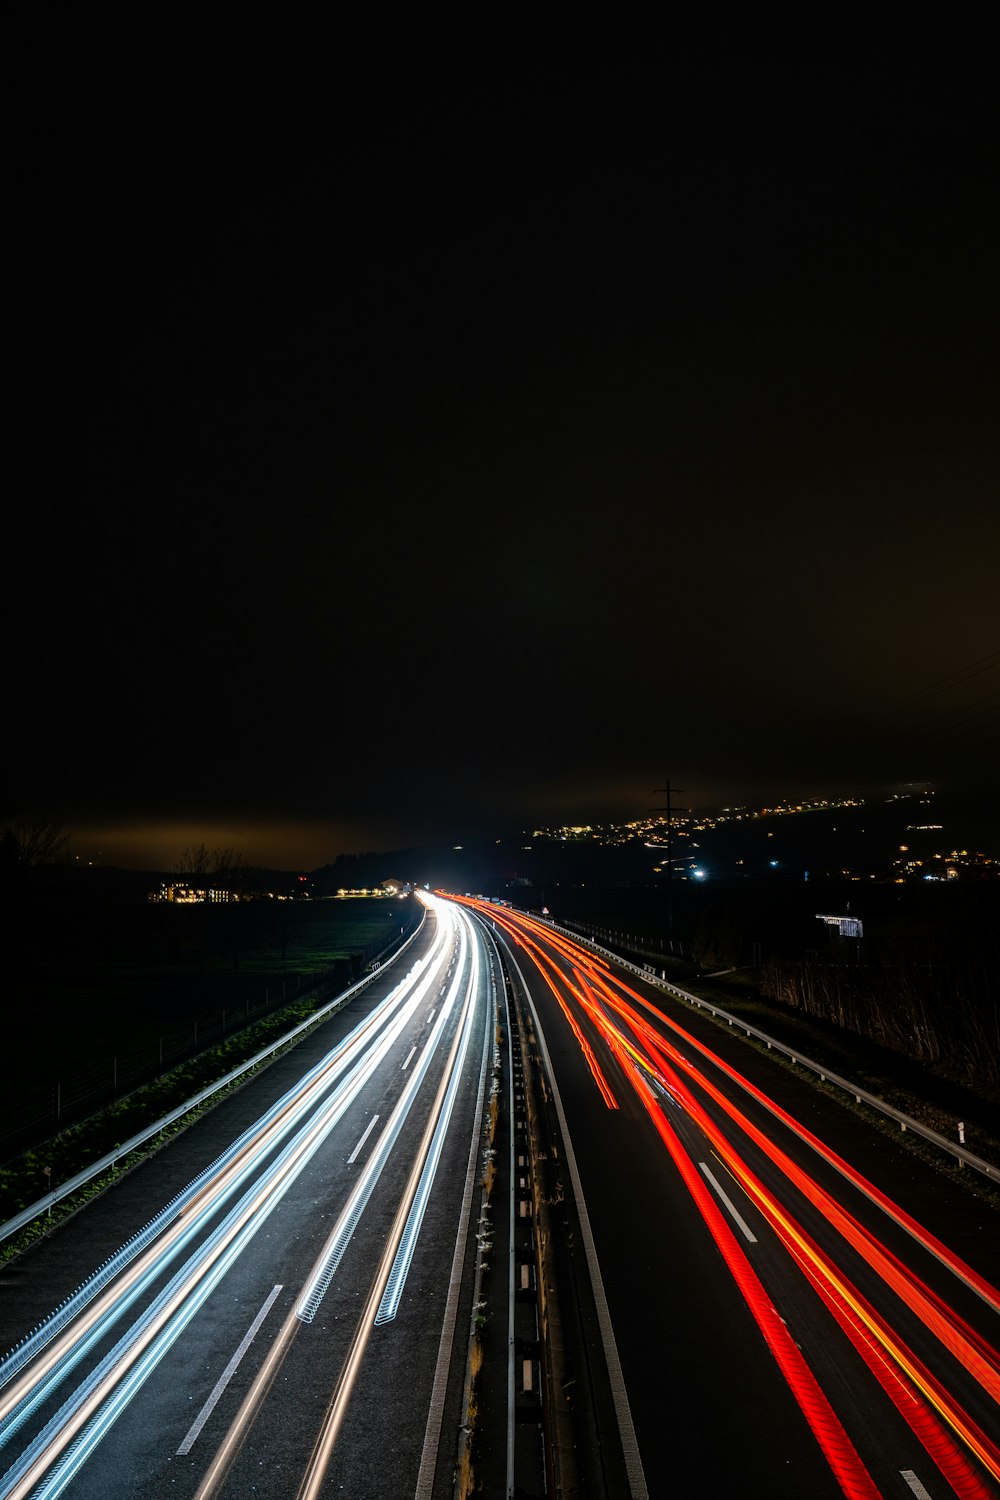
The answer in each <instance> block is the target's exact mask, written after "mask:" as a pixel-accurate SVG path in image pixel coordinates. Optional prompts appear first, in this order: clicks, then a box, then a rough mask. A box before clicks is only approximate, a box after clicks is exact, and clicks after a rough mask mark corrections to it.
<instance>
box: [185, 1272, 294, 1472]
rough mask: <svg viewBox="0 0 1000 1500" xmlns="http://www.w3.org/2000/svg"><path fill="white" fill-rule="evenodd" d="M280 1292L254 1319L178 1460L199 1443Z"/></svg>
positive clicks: (195, 1424)
mask: <svg viewBox="0 0 1000 1500" xmlns="http://www.w3.org/2000/svg"><path fill="white" fill-rule="evenodd" d="M280 1291H281V1287H280V1285H279V1286H276V1287H273V1288H272V1290H271V1293H270V1295H269V1296H268V1298H267V1301H266V1302H265V1303H264V1306H263V1307H262V1308H261V1310H260V1312H259V1313H258V1314H257V1316H256V1317H255V1318H254V1320H253V1322H252V1323H251V1324H250V1327H249V1328H248V1329H247V1331H246V1333H245V1334H244V1336H243V1342H242V1343H241V1344H240V1347H239V1348H238V1349H237V1351H236V1353H235V1354H234V1355H233V1357H232V1359H231V1360H230V1361H229V1363H228V1365H227V1366H226V1368H225V1369H224V1370H223V1372H222V1374H221V1375H220V1376H219V1378H218V1380H217V1381H216V1382H215V1387H214V1389H213V1391H212V1394H211V1395H210V1396H209V1398H208V1400H207V1401H206V1402H205V1405H204V1406H203V1407H202V1409H201V1411H200V1412H199V1413H198V1415H197V1417H196V1418H195V1420H194V1425H193V1426H192V1428H191V1430H190V1432H189V1433H188V1435H187V1437H186V1438H185V1439H184V1441H183V1443H181V1445H180V1447H179V1448H178V1450H177V1457H178V1458H183V1457H184V1455H185V1453H190V1452H191V1449H192V1448H193V1447H194V1445H195V1443H196V1442H197V1441H198V1434H199V1433H200V1432H201V1429H202V1428H203V1427H204V1425H205V1423H206V1422H207V1421H208V1419H209V1417H210V1416H211V1415H212V1412H213V1411H214V1410H215V1404H216V1402H217V1401H218V1399H219V1397H220V1396H221V1395H222V1393H223V1391H224V1390H225V1389H226V1386H227V1385H228V1384H229V1382H230V1381H231V1380H232V1378H233V1376H234V1375H235V1374H236V1370H237V1367H238V1365H239V1362H240V1360H241V1359H242V1358H243V1356H244V1354H246V1352H247V1350H248V1349H249V1348H250V1345H251V1344H252V1343H253V1339H254V1334H255V1333H256V1332H257V1330H258V1328H259V1327H260V1325H261V1324H262V1323H263V1321H264V1319H265V1318H266V1317H267V1315H268V1313H269V1312H270V1311H271V1308H272V1306H273V1304H274V1299H275V1298H276V1297H277V1295H278V1293H279V1292H280Z"/></svg>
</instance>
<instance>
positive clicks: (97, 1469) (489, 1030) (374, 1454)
mask: <svg viewBox="0 0 1000 1500" xmlns="http://www.w3.org/2000/svg"><path fill="white" fill-rule="evenodd" d="M494 1028H495V1019H494V998H493V993H492V987H491V974H490V964H489V955H488V953H487V951H486V948H485V946H484V942H483V936H482V931H481V928H479V927H478V925H477V924H476V923H474V922H473V921H472V920H470V918H469V916H468V915H467V914H466V913H465V912H463V911H461V910H460V909H459V908H458V907H456V906H453V905H448V904H441V903H433V902H432V903H431V909H430V911H429V912H428V916H427V919H426V921H425V923H424V925H423V927H422V929H421V931H420V934H419V936H418V937H417V938H416V939H415V940H414V942H413V943H412V944H411V945H410V947H409V948H408V949H407V951H406V954H405V956H404V958H402V959H401V960H400V961H399V962H397V963H395V964H394V965H392V966H391V967H390V968H389V969H387V971H386V973H385V975H384V976H380V977H379V978H378V979H377V980H376V981H375V982H373V984H372V985H371V986H369V987H368V989H366V990H365V991H364V992H362V993H361V994H359V995H358V996H356V997H355V998H354V999H352V1000H351V1001H350V1002H349V1003H348V1004H347V1005H346V1006H345V1007H344V1008H343V1010H341V1011H340V1012H339V1013H337V1014H336V1015H335V1016H334V1017H333V1018H332V1019H331V1020H330V1021H328V1022H327V1023H325V1024H324V1025H323V1026H322V1027H320V1028H318V1029H317V1030H316V1031H315V1032H314V1033H313V1034H312V1035H311V1036H310V1038H309V1040H308V1041H307V1042H305V1043H303V1044H302V1045H300V1046H298V1047H296V1048H295V1049H294V1050H293V1051H291V1052H289V1053H288V1054H286V1055H285V1056H284V1057H283V1058H282V1059H280V1060H279V1061H278V1062H276V1063H275V1064H273V1065H272V1066H271V1067H270V1068H268V1069H267V1070H265V1071H264V1072H263V1073H262V1074H261V1076H260V1077H259V1078H258V1079H257V1080H256V1081H255V1082H254V1083H252V1084H250V1085H248V1086H247V1087H245V1088H244V1089H242V1090H241V1091H240V1092H239V1093H237V1094H235V1095H233V1096H232V1097H231V1098H229V1099H228V1100H226V1102H225V1103H224V1104H222V1105H220V1106H219V1107H218V1108H217V1109H215V1110H214V1111H212V1112H211V1113H210V1114H209V1115H207V1116H206V1117H205V1118H204V1119H203V1120H202V1121H200V1122H199V1123H198V1124H197V1125H195V1126H193V1127H192V1128H191V1129H190V1130H188V1131H187V1132H186V1133H185V1134H184V1135H183V1136H181V1137H179V1138H178V1139H177V1141H176V1142H174V1143H172V1144H171V1145H170V1146H168V1147H166V1148H165V1149H164V1150H163V1151H161V1152H160V1153H158V1154H157V1156H156V1157H154V1158H153V1159H152V1160H150V1161H149V1162H147V1163H146V1164H144V1165H143V1166H142V1167H140V1168H139V1169H137V1170H136V1171H135V1172H133V1173H131V1174H130V1175H129V1176H128V1178H126V1179H125V1180H123V1182H122V1183H121V1184H120V1185H118V1186H117V1187H116V1188H115V1189H114V1190H113V1191H112V1192H110V1193H108V1194H107V1195H105V1197H103V1198H102V1199H100V1200H98V1201H97V1202H95V1203H94V1204H92V1205H90V1206H88V1208H87V1209H86V1210H85V1211H84V1212H82V1213H81V1214H79V1215H77V1216H76V1217H75V1218H74V1219H73V1220H71V1221H69V1222H68V1223H67V1224H66V1225H64V1226H62V1227H61V1228H60V1229H59V1230H58V1231H57V1232H56V1233H55V1234H53V1236H52V1237H51V1238H50V1239H49V1240H48V1241H46V1242H45V1243H44V1244H43V1245H42V1246H40V1247H38V1248H37V1249H36V1250H33V1251H32V1252H31V1254H29V1255H27V1256H25V1257H22V1259H21V1260H20V1261H18V1262H15V1263H14V1264H13V1265H12V1266H11V1267H8V1268H7V1269H6V1272H5V1273H4V1274H3V1275H2V1276H0V1282H2V1285H0V1346H2V1347H3V1348H12V1349H13V1352H12V1353H11V1354H9V1355H8V1356H7V1357H6V1358H5V1359H4V1360H3V1361H2V1362H0V1441H2V1445H3V1446H2V1449H0V1456H2V1459H3V1461H4V1463H3V1466H4V1469H5V1473H4V1475H3V1478H2V1479H0V1496H3V1497H5V1500H6V1497H14V1496H28V1495H30V1496H33V1497H42V1496H46V1497H51V1496H55V1495H60V1494H64V1493H65V1494H67V1495H69V1496H71V1497H94V1500H98V1497H100V1500H115V1497H125V1496H127V1497H129V1500H146V1497H148V1500H154V1497H155V1500H162V1497H163V1496H166V1495H170V1496H177V1497H198V1500H209V1497H215V1496H219V1497H220V1500H231V1497H241V1500H242V1497H247V1496H255V1497H256V1496H259V1497H261V1500H268V1497H271V1500H288V1497H293V1496H297V1497H301V1500H305V1497H307V1496H313V1495H320V1494H324V1495H326V1494H338V1493H342V1494H347V1495H353V1496H373V1497H387V1500H392V1497H395V1496H404V1495H405V1496H414V1495H420V1496H425V1497H427V1500H430V1497H431V1496H432V1495H433V1494H434V1493H435V1483H437V1492H438V1493H440V1491H441V1487H442V1486H444V1487H445V1488H446V1489H447V1487H448V1485H450V1474H451V1469H452V1467H453V1465H454V1455H455V1449H456V1440H457V1425H458V1420H459V1415H460V1413H459V1410H458V1409H457V1408H456V1404H455V1403H456V1395H455V1391H456V1383H455V1380H454V1370H455V1368H464V1361H465V1357H466V1351H467V1346H468V1332H469V1318H470V1312H469V1307H468V1306H465V1307H460V1306H459V1305H458V1304H459V1302H460V1297H461V1293H460V1286H461V1284H462V1280H463V1279H462V1275H461V1273H462V1271H463V1269H464V1268H465V1266H466V1264H467V1260H468V1255H469V1248H468V1247H469V1245H470V1243H471V1244H473V1245H474V1236H473V1235H470V1228H469V1213H470V1204H471V1201H472V1192H471V1184H472V1182H473V1181H474V1180H475V1179H476V1177H477V1176H478V1172H479V1170H480V1165H481V1164H480V1162H479V1157H480V1155H481V1109H482V1100H483V1097H484V1080H485V1078H486V1074H487V1067H488V1062H489V1058H490V1056H491V1052H492V1046H493V1038H494ZM102 1266H104V1270H103V1271H102V1270H101V1269H100V1268H101V1267H102ZM465 1280H468V1278H467V1277H466V1278H465ZM60 1304H63V1305H62V1306H61V1307H60ZM36 1324H41V1328H40V1329H39V1330H38V1331H37V1332H35V1333H34V1334H31V1330H32V1328H34V1326H35V1325H36ZM26 1335H27V1337H26ZM449 1372H451V1373H452V1377H453V1378H452V1379H451V1381H450V1382H449V1378H448V1377H449Z"/></svg>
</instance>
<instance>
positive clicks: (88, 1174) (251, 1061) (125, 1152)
mask: <svg viewBox="0 0 1000 1500" xmlns="http://www.w3.org/2000/svg"><path fill="white" fill-rule="evenodd" d="M425 920H426V912H425V914H424V916H423V917H422V918H421V920H420V922H419V923H418V925H417V926H416V927H415V928H414V929H413V931H412V932H411V933H410V936H409V937H408V938H407V939H406V941H405V942H404V943H402V944H401V945H400V947H399V951H398V952H397V953H396V955H395V957H394V958H392V959H386V960H384V961H382V960H380V961H378V963H377V965H376V966H373V967H372V969H371V972H370V973H368V974H366V975H365V976H364V978H363V979H359V980H358V981H357V983H356V984H352V985H351V987H350V988H349V989H346V990H344V992H343V994H340V995H337V996H335V997H334V999H333V1000H330V1001H328V1002H327V1004H326V1005H323V1006H321V1007H320V1009H319V1010H317V1011H315V1012H314V1013H313V1015H311V1016H307V1017H306V1019H305V1020H304V1021H300V1022H299V1024H298V1025H297V1026H293V1027H292V1030H291V1031H286V1032H285V1034H284V1036H280V1037H279V1038H278V1040H277V1041H276V1042H270V1043H269V1044H268V1045H267V1046H266V1047H264V1048H263V1049H262V1050H261V1051H260V1052H257V1053H255V1054H254V1056H253V1057H251V1058H248V1059H247V1061H246V1062H243V1063H240V1065H239V1067H236V1068H233V1069H232V1070H231V1072H229V1073H227V1074H226V1075H225V1077H224V1078H219V1079H217V1080H216V1082H215V1083H210V1084H209V1085H208V1087H207V1088H204V1089H202V1090H201V1092H200V1093H198V1094H195V1095H194V1096H193V1098H191V1099H187V1100H185V1102H184V1103H183V1104H179V1105H178V1106H177V1107H176V1109H172V1110H171V1111H170V1113H169V1114H166V1115H163V1116H162V1118H161V1119H159V1120H156V1121H155V1122H154V1123H153V1124H152V1125H147V1126H144V1127H143V1129H142V1130H140V1131H138V1132H137V1133H136V1134H135V1135H133V1136H131V1137H130V1138H129V1139H128V1140H127V1141H124V1142H123V1143H122V1144H121V1145H120V1146H116V1147H115V1149H114V1150H113V1151H109V1152H108V1153H107V1154H106V1155H105V1156H102V1157H101V1159H100V1161H96V1162H93V1163H92V1164H91V1165H90V1166H89V1167H84V1169H83V1171H82V1172H77V1174H76V1176H75V1177H71V1178H70V1179H69V1180H68V1181H67V1182H64V1183H61V1184H60V1186H59V1187H57V1188H53V1189H52V1191H51V1192H50V1193H46V1194H45V1196H44V1197H42V1198H39V1199H38V1200H37V1202H35V1203H31V1204H29V1205H28V1207H27V1208H23V1209H22V1210H21V1212H20V1213H19V1214H15V1216H14V1217H13V1218H12V1219H8V1220H7V1222H6V1224H0V1241H2V1240H6V1239H9V1238H10V1236H11V1235H12V1234H16V1233H17V1231H18V1230H19V1229H24V1228H25V1227H26V1225H28V1224H31V1223H32V1222H33V1221H34V1220H35V1219H40V1218H41V1217H42V1215H43V1214H47V1213H48V1212H49V1211H50V1210H51V1209H52V1208H53V1207H54V1205H55V1204H57V1203H60V1202H61V1201H62V1199H63V1198H68V1197H69V1195H70V1194H71V1193H75V1192H76V1191H77V1190H78V1189H79V1188H82V1187H86V1185H87V1183H88V1182H91V1181H93V1179H94V1178H95V1177H100V1176H101V1175H102V1174H103V1173H104V1172H109V1171H113V1170H114V1168H115V1165H116V1164H117V1163H118V1162H119V1161H121V1160H122V1159H123V1157H126V1156H129V1155H130V1154H131V1153H132V1152H133V1151H136V1150H138V1148H139V1147H140V1146H144V1145H145V1144H146V1142H147V1141H149V1140H152V1138H153V1136H156V1135H159V1134H160V1132H161V1131H163V1130H166V1129H168V1127H169V1126H171V1125H173V1124H175V1123H176V1122H177V1121H178V1120H180V1119H183V1117H184V1116H185V1115H186V1114H189V1113H190V1112H191V1110H193V1109H197V1108H198V1106H199V1105H201V1104H204V1102H205V1100H206V1099H210V1098H211V1097H212V1095H213V1094H217V1093H218V1092H219V1091H220V1090H221V1089H224V1088H227V1087H228V1086H229V1084H231V1083H234V1082H235V1081H236V1079H237V1078H240V1077H242V1075H243V1074H244V1073H248V1072H249V1071H250V1070H251V1068H256V1067H258V1066H259V1065H260V1063H262V1062H263V1061H264V1060H265V1058H268V1057H270V1056H271V1053H272V1052H277V1051H278V1049H279V1048H280V1047H287V1046H288V1044H289V1043H290V1042H293V1041H294V1040H295V1038H296V1037H297V1036H299V1035H301V1033H302V1032H304V1031H308V1029H309V1028H310V1027H311V1026H315V1025H316V1023H317V1021H322V1020H324V1019H325V1018H326V1017H327V1016H328V1015H330V1014H332V1012H333V1011H335V1010H340V1008H341V1007H342V1006H344V1005H346V1004H347V1002H348V1000H353V998H354V996H355V995H357V994H358V993H359V992H360V991H361V990H363V989H365V987H366V986H367V985H369V984H371V982H372V980H373V979H375V978H376V977H377V976H378V975H379V974H381V972H382V970H383V969H384V968H385V967H386V965H387V964H388V963H395V962H396V960H397V959H399V958H401V957H402V955H403V954H404V953H405V952H406V950H407V948H409V946H410V944H411V943H412V942H413V941H414V939H415V938H416V937H417V935H418V933H419V932H420V931H421V929H422V927H423V925H424V921H425ZM384 951H385V950H383V952H384Z"/></svg>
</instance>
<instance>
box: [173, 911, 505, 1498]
mask: <svg viewBox="0 0 1000 1500" xmlns="http://www.w3.org/2000/svg"><path fill="white" fill-rule="evenodd" d="M445 910H447V908H445ZM449 916H452V917H454V918H455V919H457V920H458V921H459V923H460V926H461V929H462V938H463V942H464V941H467V939H468V937H469V936H470V935H471V930H472V929H471V923H470V922H469V919H468V918H467V917H466V916H465V915H464V914H462V913H455V912H453V911H452V912H450V913H449ZM462 972H463V965H461V964H460V965H459V966H458V969H457V972H456V976H455V978H454V979H453V980H452V981H451V985H450V990H449V996H448V999H447V1001H445V1002H444V1004H445V1005H446V1006H449V1007H451V1008H453V999H454V995H455V994H456V993H457V990H458V988H459V984H460V976H461V973H462ZM479 972H480V966H479V950H478V945H477V946H476V948H475V950H474V961H473V963H472V964H471V965H470V966H469V978H468V981H467V987H466V995H465V1001H464V1005H465V1007H466V1014H465V1015H464V1016H463V1017H462V1019H461V1021H460V1023H459V1026H458V1028H457V1030H456V1034H455V1037H454V1040H453V1042H452V1046H451V1050H450V1054H449V1057H448V1060H447V1062H446V1065H445V1070H444V1074H443V1076H442V1079H441V1082H440V1084H439V1086H438V1090H437V1094H436V1097H435V1100H434V1102H433V1104H432V1107H431V1111H430V1115H429V1118H428V1120H427V1124H426V1126H425V1128H424V1132H423V1136H422V1140H421V1143H420V1145H419V1147H418V1150H417V1153H416V1155H415V1158H414V1162H413V1165H412V1167H411V1170H410V1174H409V1178H408V1180H407V1184H406V1187H405V1189H404V1192H403V1196H402V1198H401V1200H400V1203H399V1205H398V1207H397V1210H396V1215H395V1219H394V1222H393V1225H392V1228H391V1230H390V1233H389V1236H388V1240H387V1242H386V1246H385V1249H384V1251H383V1255H382V1259H381V1262H380V1265H379V1268H378V1271H377V1273H376V1276H375V1279H374V1281H373V1283H372V1288H371V1291H370V1293H369V1296H368V1299H367V1302H366V1305H365V1309H364V1311H363V1312H362V1314H361V1317H360V1318H359V1321H358V1324H357V1328H356V1331H355V1334H354V1338H353V1341H352V1345H351V1348H350V1350H349V1352H348V1355H347V1357H346V1359H345V1361H344V1364H343V1366H342V1368H341V1373H340V1377H339V1379H338V1382H337V1385H336V1387H335V1389H334V1392H333V1394H332V1396H331V1400H330V1405H329V1407H328V1409H327V1414H326V1417H325V1419H324V1422H323V1426H322V1428H321V1430H320V1433H319V1435H318V1437H317V1439H316V1443H315V1445H314V1449H313V1453H312V1456H311V1458H310V1461H309V1465H308V1467H307V1469H306V1473H305V1476H304V1478H303V1480H302V1484H301V1487H300V1490H299V1496H300V1497H304V1496H309V1497H311V1496H314V1495H315V1494H317V1493H318V1491H319V1489H320V1487H321V1486H322V1483H323V1479H324V1476H325V1474H326V1471H327V1468H328V1466H329V1462H330V1458H331V1455H332V1453H333V1448H334V1445H335V1443H336V1439H337V1435H338V1433H339V1430H340V1426H341V1424H342V1422H343V1418H344V1414H345V1412H346V1408H347V1403H348V1400H349V1398H350V1394H351V1391H352V1389H353V1386H354V1382H355V1379H356V1377H357V1373H358V1370H359V1369H360V1366H361V1362H362V1359H363V1356H364V1352H365V1347H366V1345H367V1341H368V1338H369V1336H370V1334H371V1331H372V1329H373V1328H374V1326H375V1317H376V1313H377V1309H378V1306H379V1304H380V1302H381V1300H382V1297H383V1295H384V1292H385V1288H386V1285H387V1282H388V1279H389V1276H390V1273H391V1271H392V1267H393V1264H394V1262H395V1259H396V1255H397V1252H398V1249H399V1245H400V1242H401V1239H402V1236H403V1233H404V1231H405V1228H406V1225H407V1221H408V1219H409V1215H410V1210H411V1207H412V1203H413V1199H414V1196H415V1194H416V1192H417V1188H418V1184H419V1182H420V1180H421V1178H422V1175H423V1169H424V1164H425V1161H426V1158H427V1153H428V1152H429V1150H430V1146H431V1142H432V1140H433V1138H434V1135H435V1132H436V1127H437V1122H438V1119H439V1116H440V1112H441V1109H442V1107H443V1104H444V1100H445V1098H446V1096H447V1092H448V1088H449V1084H450V1080H451V1078H452V1075H453V1073H454V1071H455V1070H456V1069H457V1068H458V1066H459V1064H458V1062H457V1061H456V1059H457V1058H458V1057H459V1053H460V1051H461V1053H462V1055H463V1056H464V1046H463V1037H464V1035H465V1033H466V1031H467V1028H468V1015H469V1013H474V1010H475V1002H476V992H477V989H478V987H479ZM487 1020H488V1021H489V1016H488V1017H487ZM428 1050H429V1049H428ZM339 1227H340V1225H339V1224H338V1226H337V1228H335V1229H334V1231H333V1232H332V1234H331V1236H330V1237H329V1238H328V1240H327V1243H326V1245H325V1246H324V1248H323V1250H321V1252H320V1254H319V1256H318V1257H317V1260H316V1262H315V1264H314V1266H313V1269H312V1271H311V1272H310V1273H309V1275H308V1276H307V1278H306V1281H305V1283H304V1287H305V1288H306V1289H308V1288H310V1287H312V1286H314V1285H315V1284H316V1282H317V1279H318V1278H319V1277H320V1276H321V1275H322V1272H323V1269H324V1267H325V1265H326V1262H327V1259H328V1256H329V1252H330V1248H331V1244H332V1241H333V1240H334V1239H335V1238H336V1236H337V1233H338V1229H339ZM303 1300H304V1294H300V1297H299V1299H298V1302H297V1304H296V1306H295V1307H294V1308H293V1309H292V1311H291V1312H290V1313H289V1314H288V1317H287V1318H286V1320H285V1323H284V1325H283V1327H282V1328H281V1330H280V1332H279V1333H278V1335H277V1337H276V1339H275V1340H274V1343H273V1344H272V1346H271V1348H270V1350H269V1351H268V1353H267V1355H266V1356H265V1358H264V1360H263V1362H262V1365H261V1368H260V1370H259V1371H258V1373H257V1376H256V1377H255V1379H254V1381H253V1383H252V1385H251V1387H250V1389H249V1391H248V1392H247V1394H246V1396H245V1397H244V1399H243V1402H242V1403H241V1405H240V1409H239V1411H238V1412H237V1414H236V1417H235V1418H234V1420H233V1422H232V1424H231V1425H230V1428H229V1430H228V1432H227V1433H226V1436H225V1438H224V1439H223V1441H222V1443H221V1444H220V1446H219V1448H218V1450H217V1452H216V1453H215V1455H214V1457H213V1458H212V1461H211V1463H210V1464H209V1467H208V1469H207V1470H206V1472H205V1475H204V1476H203V1478H202V1481H201V1484H200V1485H199V1487H198V1491H197V1494H196V1497H195V1500H212V1497H214V1496H216V1495H217V1494H218V1493H219V1491H220V1490H221V1489H222V1487H223V1486H224V1484H225V1482H226V1479H227V1477H228V1474H229V1470H230V1468H231V1466H232V1463H233V1461H234V1459H235V1457H236V1455H237V1453H238V1452H239V1450H240V1448H241V1447H242V1445H243V1443H244V1442H245V1440H246V1437H247V1434H248V1432H249V1430H250V1428H251V1426H252V1425H253V1422H254V1421H255V1420H256V1417H257V1414H258V1412H259V1411H260V1408H261V1406H262V1404H263V1402H264V1401H265V1399H266V1397H267V1394H268V1391H269V1390H270V1388H271V1386H272V1385H273V1383H274V1380H275V1378H276V1376H277V1374H278V1371H279V1370H280V1368H281V1366H282V1364H283V1362H284V1360H285V1358H286V1356H287V1353H288V1350H289V1348H290V1347H291V1344H292V1342H293V1340H294V1339H295V1338H296V1336H297V1335H298V1333H299V1332H300V1331H301V1329H302V1320H301V1317H300V1313H299V1309H300V1307H301V1306H302V1303H303Z"/></svg>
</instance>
